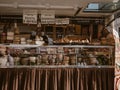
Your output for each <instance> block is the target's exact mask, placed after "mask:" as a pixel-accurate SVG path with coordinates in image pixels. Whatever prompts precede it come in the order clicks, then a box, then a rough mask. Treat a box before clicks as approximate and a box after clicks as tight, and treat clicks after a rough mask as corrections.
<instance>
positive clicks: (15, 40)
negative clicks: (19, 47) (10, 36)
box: [13, 22, 20, 44]
mask: <svg viewBox="0 0 120 90" xmlns="http://www.w3.org/2000/svg"><path fill="white" fill-rule="evenodd" d="M13 31H14V41H13V43H15V44H19V43H20V36H19V35H20V31H19V28H18V26H17V23H16V22H15V23H14V27H13Z"/></svg>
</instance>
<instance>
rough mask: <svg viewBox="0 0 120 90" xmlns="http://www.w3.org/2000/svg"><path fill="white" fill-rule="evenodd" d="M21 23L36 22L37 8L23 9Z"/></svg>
mask: <svg viewBox="0 0 120 90" xmlns="http://www.w3.org/2000/svg"><path fill="white" fill-rule="evenodd" d="M23 23H25V24H37V10H24V11H23Z"/></svg>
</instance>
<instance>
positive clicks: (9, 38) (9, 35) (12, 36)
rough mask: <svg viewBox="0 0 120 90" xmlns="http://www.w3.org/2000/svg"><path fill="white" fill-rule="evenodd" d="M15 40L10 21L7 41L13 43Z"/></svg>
mask: <svg viewBox="0 0 120 90" xmlns="http://www.w3.org/2000/svg"><path fill="white" fill-rule="evenodd" d="M13 40H14V31H13V29H12V28H11V23H9V26H8V29H7V41H6V42H7V43H13Z"/></svg>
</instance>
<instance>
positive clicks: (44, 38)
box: [41, 32, 53, 45]
mask: <svg viewBox="0 0 120 90" xmlns="http://www.w3.org/2000/svg"><path fill="white" fill-rule="evenodd" d="M41 37H42V38H43V41H44V42H45V43H46V44H48V45H51V44H53V40H52V38H50V37H49V36H48V35H46V34H45V33H44V32H41Z"/></svg>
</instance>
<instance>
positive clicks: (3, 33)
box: [1, 24, 7, 43]
mask: <svg viewBox="0 0 120 90" xmlns="http://www.w3.org/2000/svg"><path fill="white" fill-rule="evenodd" d="M6 40H7V24H5V26H4V27H3V31H2V33H1V43H6Z"/></svg>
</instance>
